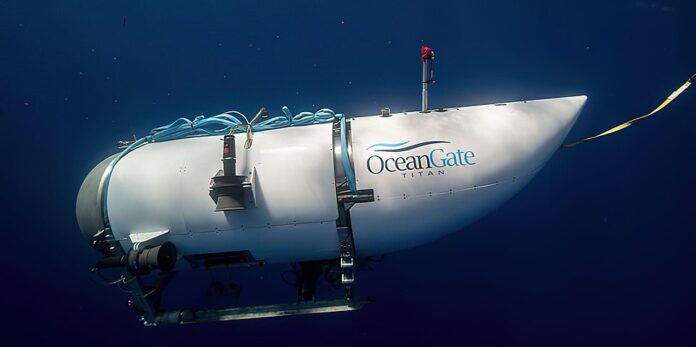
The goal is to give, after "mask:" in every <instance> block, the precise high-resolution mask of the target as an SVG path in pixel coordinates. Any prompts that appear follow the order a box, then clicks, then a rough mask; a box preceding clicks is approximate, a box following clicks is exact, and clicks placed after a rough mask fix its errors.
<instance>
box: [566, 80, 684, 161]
mask: <svg viewBox="0 0 696 347" xmlns="http://www.w3.org/2000/svg"><path fill="white" fill-rule="evenodd" d="M694 82H696V74H694V75H693V76H691V78H689V80H688V81H686V82H685V83H684V84H683V85H682V86H681V87H679V89H677V90H675V91H674V93H672V94H671V95H670V96H668V97H667V99H665V101H663V102H662V103H661V104H660V106H657V107H656V108H655V109H654V110H652V111H650V113H648V114H646V115H643V116H640V117H636V118H633V119H631V120H629V121H628V122H625V123H622V124H619V125H617V126H615V127H613V128H611V129H609V130H607V131H604V132H602V133H599V134H597V135H594V136H590V137H586V138H584V139H582V140H580V141H576V142H573V143H566V144H564V145H561V147H563V148H570V147H575V146H577V145H579V144H581V143H584V142H587V141H590V140H594V139H596V138H599V137H602V136H606V135H609V134H613V133H615V132H617V131H620V130H623V129H626V128H628V127H629V126H631V125H633V123H635V122H637V121H639V120H643V119H645V118H648V117H650V116H652V115H654V114H655V113H657V112H659V111H660V110H662V109H663V108H665V107H666V106H667V105H669V103H670V102H672V100H674V99H676V98H677V97H678V96H679V94H681V93H682V92H683V91H685V90H686V88H689V86H690V85H691V83H694Z"/></svg>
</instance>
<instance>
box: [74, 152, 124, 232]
mask: <svg viewBox="0 0 696 347" xmlns="http://www.w3.org/2000/svg"><path fill="white" fill-rule="evenodd" d="M116 155H117V154H114V155H113V156H110V157H108V158H106V159H104V160H102V161H101V162H100V163H99V164H97V166H95V167H94V169H92V171H90V172H89V174H87V177H85V180H84V181H83V182H82V185H81V186H80V191H79V193H77V203H76V205H75V214H76V216H77V224H78V225H79V226H80V231H81V232H82V237H84V238H85V240H87V241H89V242H92V241H94V239H95V236H97V235H98V233H99V232H100V231H102V230H104V216H103V214H102V194H103V187H101V182H102V177H103V176H104V172H105V171H106V170H107V168H108V167H109V164H111V162H112V161H113V159H114V158H115V157H116Z"/></svg>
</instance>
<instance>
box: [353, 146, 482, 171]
mask: <svg viewBox="0 0 696 347" xmlns="http://www.w3.org/2000/svg"><path fill="white" fill-rule="evenodd" d="M446 144H450V142H449V141H442V140H433V141H424V142H419V143H415V144H411V145H409V141H405V142H398V143H376V144H374V145H372V146H370V147H367V148H366V150H368V151H369V150H372V151H374V152H376V153H377V154H373V155H371V156H370V157H369V158H367V171H369V172H370V173H371V174H373V175H379V174H381V173H383V172H397V173H400V174H401V176H402V177H403V178H406V177H422V176H436V175H437V176H440V175H444V174H445V169H446V168H450V167H462V166H469V165H475V164H476V161H475V158H476V154H475V153H474V151H470V150H467V151H465V150H462V149H457V150H449V149H445V148H444V147H447V146H445V145H446ZM433 145H439V146H436V147H435V148H432V147H430V146H433ZM424 147H429V148H424ZM416 149H420V150H418V151H417V152H420V153H415V154H410V155H402V154H401V153H404V152H410V151H414V150H416Z"/></svg>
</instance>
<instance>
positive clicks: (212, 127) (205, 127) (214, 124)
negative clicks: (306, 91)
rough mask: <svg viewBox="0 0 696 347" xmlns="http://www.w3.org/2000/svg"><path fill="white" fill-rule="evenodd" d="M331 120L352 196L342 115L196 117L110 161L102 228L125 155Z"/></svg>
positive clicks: (323, 112)
mask: <svg viewBox="0 0 696 347" xmlns="http://www.w3.org/2000/svg"><path fill="white" fill-rule="evenodd" d="M335 118H338V119H341V149H342V153H345V155H344V157H343V166H344V168H346V167H347V169H346V178H348V185H349V187H350V189H351V191H352V192H353V193H354V194H356V192H357V191H356V190H355V178H354V176H353V171H352V168H351V167H350V161H349V160H348V155H347V144H346V139H345V130H344V128H345V116H344V115H343V114H336V113H335V112H334V111H333V110H331V109H328V108H323V109H321V110H319V111H317V112H301V113H299V114H296V115H294V116H293V115H292V113H290V109H288V108H287V107H286V106H283V116H275V117H271V118H269V119H265V120H263V121H260V122H254V123H253V124H250V123H249V120H248V119H247V117H246V116H244V115H243V114H242V113H239V112H236V111H230V112H227V113H223V114H219V115H217V116H212V117H208V118H205V117H203V116H198V117H196V118H194V119H193V120H192V121H191V120H189V119H186V118H179V119H177V120H175V121H174V122H172V123H171V124H168V125H165V126H161V127H157V128H154V129H152V130H151V131H150V134H149V135H147V136H145V137H143V138H141V139H139V140H137V141H135V142H133V143H132V144H130V145H129V146H128V147H126V148H125V149H124V150H123V151H122V152H121V153H120V154H119V155H118V156H117V157H116V158H114V160H112V161H111V164H109V167H108V168H107V171H106V172H105V177H104V179H103V187H104V190H103V192H102V197H101V199H102V201H101V203H102V204H101V205H102V216H103V217H104V223H105V224H106V225H108V223H109V219H108V214H107V195H108V190H109V181H110V180H111V174H112V173H113V170H114V168H115V166H116V163H118V162H119V160H121V159H122V158H123V157H124V156H126V155H127V154H128V153H130V152H132V151H133V150H135V149H137V148H139V147H141V146H144V145H146V144H148V143H153V142H164V141H172V140H178V139H183V138H187V137H194V136H223V135H226V134H229V133H244V132H257V131H266V130H273V129H280V128H285V127H290V126H303V125H310V124H318V123H326V122H330V121H333V120H334V119H335ZM349 175H350V177H349Z"/></svg>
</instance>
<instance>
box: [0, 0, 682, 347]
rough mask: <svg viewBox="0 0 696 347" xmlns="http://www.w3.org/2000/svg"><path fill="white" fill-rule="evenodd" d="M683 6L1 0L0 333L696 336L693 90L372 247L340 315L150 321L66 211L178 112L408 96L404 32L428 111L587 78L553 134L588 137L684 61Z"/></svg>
mask: <svg viewBox="0 0 696 347" xmlns="http://www.w3.org/2000/svg"><path fill="white" fill-rule="evenodd" d="M695 14H696V5H695V4H694V3H693V1H667V0H664V1H662V0H660V1H635V0H630V1H582V2H565V1H527V2H513V1H460V2H455V1H452V2H448V1H419V2H405V1H390V2H388V1H372V2H367V1H365V2H360V1H341V2H330V1H325V2H321V1H312V2H309V1H303V2H297V3H290V2H284V1H283V2H281V1H276V2H268V1H263V2H261V1H255V2H225V1H197V2H189V3H187V4H184V3H179V2H164V1H162V2H147V3H141V2H135V1H134V2H130V3H116V2H106V1H44V2H38V1H6V0H0V48H1V50H0V115H1V117H2V118H1V119H2V120H3V122H4V126H3V128H4V131H3V132H2V135H1V136H2V143H3V145H2V146H1V147H0V148H2V156H3V160H2V162H3V166H2V170H1V171H2V178H3V179H2V181H3V188H2V194H0V198H1V199H2V203H3V210H2V216H3V218H2V220H3V221H4V222H5V223H4V225H3V227H2V229H1V230H2V235H3V239H4V246H3V250H2V252H0V257H1V259H2V262H3V266H2V267H1V268H2V270H0V271H1V272H2V275H3V276H2V285H1V286H0V288H2V289H0V290H1V294H2V295H1V299H0V300H1V302H2V306H1V307H2V310H3V314H2V315H1V318H0V320H2V325H0V326H1V327H2V328H0V329H1V330H2V335H3V340H4V341H5V342H7V341H17V342H18V343H19V344H29V343H66V342H69V343H75V344H78V345H95V346H97V345H99V346H106V345H109V346H111V345H114V346H116V345H121V346H122V345H124V344H125V343H128V344H129V345H145V344H148V345H150V346H151V345H152V344H153V343H161V344H162V345H191V344H192V343H195V344H196V345H214V344H223V345H239V346H242V345H244V346H249V345H262V344H263V345H281V344H282V345H305V346H314V345H317V346H318V345H322V346H349V345H350V346H359V345H373V344H383V345H454V344H456V345H507V346H522V345H536V346H538V345H555V346H559V345H561V346H563V345H585V346H600V345H608V346H622V345H630V346H636V345H648V346H655V345H660V346H667V345H673V346H677V345H683V346H686V345H695V344H696V336H694V335H695V334H694V323H696V318H694V317H695V315H694V312H696V300H695V299H694V293H696V279H695V276H696V270H695V266H694V264H695V263H696V262H695V261H696V252H695V249H696V236H695V235H696V228H694V221H693V216H694V203H693V199H692V198H693V197H694V195H695V194H696V188H694V165H693V160H694V154H693V153H694V151H695V150H696V144H695V142H694V141H692V139H693V135H694V134H695V133H696V117H694V116H695V115H696V114H695V113H696V112H695V110H696V90H688V91H686V92H685V93H684V94H683V95H682V96H681V97H680V98H679V99H678V100H677V101H676V102H675V103H673V104H672V105H670V106H669V107H668V108H667V109H666V110H664V111H663V112H662V113H660V114H659V115H658V116H655V117H654V118H652V119H650V120H648V121H645V122H643V123H640V124H637V125H635V126H633V127H631V128H630V129H628V130H625V131H624V132H622V133H620V134H618V135H615V136H611V137H608V138H605V139H602V140H599V141H596V142H593V143H589V144H585V145H582V146H580V147H577V148H575V149H572V150H564V151H559V152H558V153H557V154H556V155H555V156H554V157H553V158H552V160H551V161H550V162H549V163H548V165H547V166H546V167H545V169H544V170H542V171H541V172H540V173H539V175H538V176H537V177H536V178H535V179H534V180H533V181H532V182H531V183H530V184H529V185H528V186H527V187H526V188H525V189H524V190H523V191H522V192H521V193H520V194H519V195H517V196H516V197H515V198H513V199H512V200H511V201H510V202H509V203H507V204H506V205H505V206H504V207H502V208H500V209H499V210H497V211H496V212H495V213H493V214H491V215H489V216H488V217H486V218H484V219H482V220H481V221H479V222H477V223H476V224H474V225H472V226H470V227H468V228H467V229H465V230H463V231H461V232H458V233H456V234H453V235H451V236H449V237H447V238H445V239H442V240H440V241H437V242H434V243H431V244H428V245H425V246H422V247H419V248H416V249H412V250H408V251H403V252H399V253H395V254H390V255H388V256H387V257H386V258H385V260H384V261H383V262H382V263H380V264H375V266H374V271H366V272H364V273H361V274H360V277H359V280H360V281H361V287H360V290H361V292H364V293H365V294H370V295H376V297H377V299H378V301H377V302H375V303H372V304H370V305H368V306H367V307H366V308H364V309H363V310H361V311H358V312H355V313H348V314H345V313H344V314H337V315H319V316H309V317H292V318H284V319H274V320H259V321H244V322H233V323H220V324H209V325H192V326H178V327H177V326H169V327H160V328H145V327H143V326H142V325H141V323H140V322H138V321H137V319H136V317H135V315H134V314H132V313H131V312H130V310H129V309H128V308H127V307H126V305H125V302H126V300H127V294H125V293H121V292H120V291H118V290H117V289H116V288H114V287H104V286H101V285H99V284H95V283H94V282H92V280H91V276H90V274H89V268H90V267H91V266H92V264H93V262H94V261H95V260H96V259H97V253H96V252H95V251H93V250H92V249H91V248H90V247H88V245H87V244H86V242H85V241H84V240H83V239H82V238H81V236H80V233H79V230H78V227H77V223H76V220H75V216H74V202H75V198H76V195H77V191H78V189H79V185H80V183H81V182H82V179H83V178H84V176H85V175H86V174H87V172H88V171H89V170H90V169H91V168H92V167H93V166H94V165H95V164H96V163H98V162H99V161H100V160H101V159H102V158H104V157H105V156H106V155H108V154H111V153H113V152H114V151H115V148H114V142H115V141H116V140H119V139H124V138H128V137H130V136H131V134H132V133H135V134H139V135H142V134H145V133H146V132H147V131H149V129H151V128H153V127H155V126H159V125H162V124H166V123H169V122H170V121H172V120H173V119H175V118H176V117H180V116H188V117H193V116H196V115H199V114H204V115H214V114H218V113H220V112H222V111H226V110H228V109H238V110H241V111H244V112H246V113H254V112H255V111H256V110H257V109H258V108H259V107H261V106H266V107H268V108H269V109H270V110H271V111H272V112H273V113H274V114H280V107H281V106H283V105H288V106H290V107H291V109H293V110H294V111H300V110H315V109H318V108H320V107H331V108H333V109H334V110H336V111H339V112H343V113H346V114H349V115H367V114H376V113H378V111H379V108H380V107H382V106H390V107H391V108H392V110H415V109H418V108H419V103H420V62H419V49H420V45H421V44H426V45H429V46H431V47H433V48H434V50H435V51H436V53H437V60H436V62H435V72H436V78H437V80H438V82H437V84H436V85H435V86H434V87H433V88H432V91H431V105H432V106H434V107H438V106H459V105H475V104H485V103H492V102H503V101H512V100H521V99H534V98H547V97H557V96H567V95H577V94H586V95H588V96H589V100H588V102H587V104H586V107H585V110H584V112H583V113H582V115H581V117H580V118H579V120H578V122H577V124H576V126H575V128H574V129H573V131H572V132H571V134H570V138H571V139H575V138H579V137H581V136H585V135H590V134H592V133H594V132H596V131H600V130H604V129H605V128H607V127H610V126H613V125H615V124H617V123H620V122H622V121H624V120H626V119H628V118H631V117H634V116H638V115H640V114H642V113H644V112H647V111H649V110H650V109H652V108H653V107H654V106H655V105H656V104H658V103H659V102H661V101H662V100H663V99H664V98H665V97H666V96H667V95H669V93H671V91H672V90H674V89H676V88H677V87H678V86H679V85H681V83H683V82H684V80H686V79H687V78H688V77H689V76H691V75H692V74H693V73H694V72H696V45H694V43H695V42H696V29H695V27H694V15H695ZM281 268H283V267H281ZM272 270H274V269H272V268H271V269H266V270H263V273H266V272H268V273H269V275H268V276H270V277H265V276H264V277H263V278H262V277H261V275H258V274H253V275H249V274H247V273H245V274H244V276H246V277H248V278H252V279H255V280H256V281H255V283H253V286H255V287H256V288H257V289H253V288H252V287H253V286H251V285H250V289H247V291H246V292H245V293H244V295H248V296H252V297H254V296H259V297H260V296H262V294H263V295H264V296H265V297H266V298H270V299H272V300H273V299H274V298H282V299H287V298H290V299H291V298H292V297H293V289H292V288H291V287H287V286H286V285H284V284H283V283H282V282H281V281H280V280H279V279H277V277H276V275H277V274H275V273H273V274H270V273H272V272H273V271H272ZM218 275H219V274H218ZM206 276H207V275H205V274H204V276H203V277H206ZM184 287H185V286H184ZM187 290H188V289H187ZM197 290H200V291H197ZM204 290H205V288H204V287H201V288H197V289H196V290H191V291H185V292H184V291H182V290H181V289H179V293H178V294H179V296H183V297H186V296H189V295H190V296H195V295H198V294H199V292H200V294H204ZM5 342H3V344H4V343H5Z"/></svg>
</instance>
